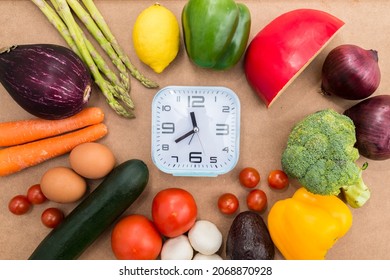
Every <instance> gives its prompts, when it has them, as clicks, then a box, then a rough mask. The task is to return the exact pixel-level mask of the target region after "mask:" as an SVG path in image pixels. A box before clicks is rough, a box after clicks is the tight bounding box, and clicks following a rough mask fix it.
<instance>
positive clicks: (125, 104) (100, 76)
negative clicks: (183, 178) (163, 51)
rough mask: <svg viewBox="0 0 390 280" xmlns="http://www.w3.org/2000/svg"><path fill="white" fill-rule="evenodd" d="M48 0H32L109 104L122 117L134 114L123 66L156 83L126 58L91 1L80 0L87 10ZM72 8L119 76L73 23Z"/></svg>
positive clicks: (145, 81) (61, 0)
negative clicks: (81, 64)
mask: <svg viewBox="0 0 390 280" xmlns="http://www.w3.org/2000/svg"><path fill="white" fill-rule="evenodd" d="M50 1H51V3H52V5H53V7H54V9H53V8H52V7H51V6H50V5H48V4H47V2H46V1H45V0H32V2H33V3H34V4H35V5H36V6H37V7H38V8H39V9H40V10H41V11H42V13H43V14H44V15H45V16H46V17H47V18H48V20H49V21H50V23H51V24H52V25H53V26H54V27H55V28H56V29H57V30H58V31H59V32H60V34H61V35H62V37H63V38H64V39H65V41H66V42H67V44H68V45H69V47H70V48H71V49H72V50H73V51H74V52H75V53H76V54H77V55H78V56H80V58H81V59H82V60H83V61H84V63H85V64H86V65H87V66H88V67H89V68H90V71H91V74H92V76H93V78H94V80H95V83H96V84H97V85H98V87H99V88H100V90H101V91H102V93H103V95H104V96H105V98H106V100H107V103H108V104H109V105H110V107H111V108H112V109H114V110H115V112H116V113H117V114H119V115H121V116H123V117H126V118H134V117H135V115H134V112H133V110H134V103H133V101H132V99H131V97H130V94H129V91H130V80H129V77H128V74H127V69H128V70H129V71H130V73H131V75H132V76H133V77H135V78H136V79H137V80H139V81H140V82H141V83H142V84H143V85H144V86H145V87H148V88H155V87H158V84H157V83H155V82H154V81H152V80H150V79H148V78H146V77H145V76H144V75H143V74H142V73H140V72H139V71H138V70H137V69H136V68H135V67H134V65H133V64H132V63H131V62H130V60H129V58H128V57H127V56H126V54H125V53H124V52H123V50H122V49H121V47H120V46H119V44H118V42H117V41H116V39H115V37H114V36H113V34H112V33H111V32H110V30H109V28H108V26H107V24H106V22H105V21H104V19H103V16H102V15H101V14H100V12H99V10H98V9H97V7H96V6H95V4H94V2H93V1H88V0H83V3H84V5H85V8H86V9H87V10H88V11H87V10H86V9H85V8H84V7H83V6H82V5H81V4H80V3H79V2H78V1H76V0H50ZM72 11H73V12H74V13H75V14H76V15H77V16H78V17H79V19H80V20H81V21H82V22H83V23H84V24H85V26H86V27H87V29H88V31H89V32H90V33H91V35H93V37H94V38H95V39H96V41H97V42H98V43H99V44H100V46H101V47H102V49H103V50H104V51H105V52H106V54H107V55H108V57H109V58H110V59H111V61H112V62H113V64H114V65H115V66H116V67H117V69H118V70H119V74H118V75H119V78H118V77H117V76H116V74H115V73H114V72H113V71H112V70H111V69H110V68H109V66H108V65H107V64H106V62H105V60H104V58H103V57H102V56H101V55H100V54H99V52H98V51H97V50H96V49H95V47H94V45H93V44H92V43H91V42H90V41H89V39H88V38H87V36H86V35H85V34H84V32H83V30H82V29H81V28H80V26H79V25H78V24H77V23H76V21H75V19H74V17H73V14H72ZM88 12H89V13H88ZM106 79H107V80H106Z"/></svg>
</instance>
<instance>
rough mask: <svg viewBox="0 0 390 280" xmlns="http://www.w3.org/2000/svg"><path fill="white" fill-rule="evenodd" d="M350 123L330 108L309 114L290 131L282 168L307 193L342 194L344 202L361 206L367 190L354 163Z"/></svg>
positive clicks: (353, 138) (366, 195)
mask: <svg viewBox="0 0 390 280" xmlns="http://www.w3.org/2000/svg"><path fill="white" fill-rule="evenodd" d="M355 142H356V135H355V126H354V124H353V121H352V120H351V119H350V118H349V117H347V116H345V115H342V114H339V113H337V112H336V111H334V110H332V109H326V110H321V111H318V112H315V113H313V114H310V115H308V116H307V117H305V118H304V119H303V120H301V121H300V122H298V123H297V124H296V125H295V126H294V128H293V129H292V131H291V133H290V135H289V138H288V141H287V147H286V149H285V150H284V152H283V154H282V167H283V170H284V171H285V172H286V174H287V175H288V176H290V177H291V178H295V179H297V180H298V181H299V182H300V183H301V184H302V185H303V186H304V187H305V188H306V189H307V190H308V191H310V192H312V193H315V194H321V195H338V194H339V193H340V191H341V192H342V193H343V194H344V196H345V199H346V201H347V203H348V204H349V205H350V206H352V207H354V208H358V207H361V206H362V205H363V204H364V203H365V202H366V201H367V200H368V199H369V198H370V191H369V189H368V188H367V186H366V185H365V184H364V182H363V179H362V170H363V168H360V167H359V166H357V164H356V160H357V159H358V158H359V152H358V150H357V149H356V148H355V147H354V145H355Z"/></svg>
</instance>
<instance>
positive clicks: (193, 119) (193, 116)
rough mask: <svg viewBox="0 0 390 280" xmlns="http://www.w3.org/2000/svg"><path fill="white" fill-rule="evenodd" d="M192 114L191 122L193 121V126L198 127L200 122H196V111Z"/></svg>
mask: <svg viewBox="0 0 390 280" xmlns="http://www.w3.org/2000/svg"><path fill="white" fill-rule="evenodd" d="M190 116H191V122H192V126H193V127H194V129H195V127H198V124H197V123H196V119H195V113H194V112H191V113H190Z"/></svg>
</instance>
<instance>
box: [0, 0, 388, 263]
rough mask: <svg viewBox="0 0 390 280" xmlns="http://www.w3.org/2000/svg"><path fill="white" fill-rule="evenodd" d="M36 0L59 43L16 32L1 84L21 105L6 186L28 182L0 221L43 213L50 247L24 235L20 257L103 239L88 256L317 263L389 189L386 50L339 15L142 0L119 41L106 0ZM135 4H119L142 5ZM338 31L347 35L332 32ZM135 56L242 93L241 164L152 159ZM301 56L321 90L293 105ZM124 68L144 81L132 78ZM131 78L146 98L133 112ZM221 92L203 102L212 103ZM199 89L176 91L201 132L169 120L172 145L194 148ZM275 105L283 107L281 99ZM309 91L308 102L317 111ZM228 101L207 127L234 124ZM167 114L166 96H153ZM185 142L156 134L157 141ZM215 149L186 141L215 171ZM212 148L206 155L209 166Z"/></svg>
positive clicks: (163, 72)
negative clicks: (182, 164)
mask: <svg viewBox="0 0 390 280" xmlns="http://www.w3.org/2000/svg"><path fill="white" fill-rule="evenodd" d="M31 2H32V3H31V5H30V6H31V7H30V8H31V9H32V10H33V9H35V10H36V13H37V15H39V16H41V17H42V20H43V22H46V20H48V21H49V22H50V24H51V25H52V26H49V24H48V25H47V28H52V27H53V26H54V27H55V29H56V30H57V31H58V33H59V34H57V35H61V37H59V38H53V40H52V43H47V42H45V43H41V44H37V43H35V44H34V43H33V42H31V44H19V45H18V42H14V43H15V45H14V46H9V47H7V48H4V49H1V51H0V82H1V83H2V85H3V87H4V89H0V93H1V92H2V91H4V92H6V93H7V94H4V95H5V98H10V99H11V101H12V102H13V101H15V102H16V103H15V104H13V105H15V106H18V109H20V112H21V113H20V115H22V114H24V115H23V118H22V117H14V116H13V114H12V112H2V113H1V114H0V115H1V117H2V121H0V176H1V177H2V178H1V180H2V187H3V188H4V189H5V188H7V189H11V188H12V184H13V183H14V182H20V181H22V179H23V180H24V181H26V179H27V178H29V179H31V180H33V181H34V183H26V184H29V186H27V187H26V188H25V189H22V186H17V188H18V191H15V190H13V194H12V195H11V196H9V197H6V198H5V199H6V200H7V202H8V205H5V207H6V208H7V211H4V212H5V213H4V215H5V216H6V215H8V216H7V219H8V218H9V219H12V220H14V221H15V220H17V221H18V222H21V221H23V219H31V217H34V216H35V215H38V216H39V224H40V226H41V227H40V231H39V232H40V236H41V237H40V242H39V243H37V244H32V245H31V246H32V247H33V250H31V251H29V252H27V254H26V256H27V257H26V259H29V260H68V259H79V258H84V257H85V256H87V257H86V258H88V257H90V256H91V255H88V254H93V253H94V252H95V251H89V252H88V251H87V249H88V248H91V249H92V250H96V246H99V250H101V251H99V253H100V255H97V257H96V258H100V257H101V256H102V255H104V256H106V257H107V258H110V259H118V260H157V259H161V260H223V259H228V260H273V259H286V260H314V259H316V260H317V259H320V260H321V259H327V256H328V254H329V253H330V252H331V250H332V248H334V247H336V246H337V245H338V244H339V243H341V240H343V241H342V242H344V241H345V242H350V238H351V236H352V235H353V237H354V238H355V239H356V238H357V237H356V231H354V230H353V229H354V225H355V223H359V222H361V219H359V218H361V215H363V214H362V213H365V211H367V212H368V211H372V209H373V207H374V206H375V205H376V204H375V203H377V202H378V197H379V196H380V195H379V192H378V191H379V187H381V186H377V185H376V184H374V182H378V180H374V179H375V178H376V177H375V176H379V175H378V173H377V172H378V171H380V172H383V170H385V169H386V168H387V169H388V166H386V164H388V163H387V161H386V160H388V159H389V158H390V126H389V123H390V95H387V94H385V93H383V91H382V92H379V91H380V90H381V85H382V84H381V83H382V82H384V81H385V79H386V77H385V75H381V73H384V72H383V71H382V68H381V67H380V66H381V65H380V63H379V62H381V63H383V64H385V63H388V62H386V61H385V59H386V58H385V56H383V59H382V56H381V61H379V60H378V57H379V55H378V54H380V50H379V48H377V47H376V46H373V47H375V49H377V50H373V49H369V48H363V47H362V46H358V45H357V44H354V43H353V42H346V41H347V40H345V39H344V38H343V37H342V36H341V35H339V34H342V30H343V26H344V25H348V24H349V23H348V22H347V21H346V20H344V19H341V18H338V17H336V16H335V15H333V14H332V13H329V12H327V11H324V10H320V9H312V8H299V9H292V10H289V11H287V12H280V13H279V14H278V15H277V16H276V17H274V18H273V19H272V20H270V21H268V22H266V21H259V20H255V21H254V18H253V17H252V14H253V10H251V8H252V7H255V6H256V7H258V6H259V5H260V6H261V4H258V3H248V4H244V3H240V1H238V0H237V1H235V0H208V1H206V0H188V1H185V2H184V3H183V5H182V7H180V9H178V8H177V7H176V8H174V7H173V6H172V5H171V4H170V3H152V4H151V3H146V2H145V3H144V2H142V1H140V3H138V2H137V6H136V7H137V10H136V11H132V12H133V14H136V15H137V16H134V17H133V18H131V19H129V22H131V24H132V25H131V26H127V29H128V30H129V33H128V38H121V37H120V38H116V37H114V33H113V31H112V30H111V29H110V28H109V24H110V25H111V24H112V25H111V26H112V27H114V28H115V30H117V29H116V28H118V26H115V24H116V19H115V18H114V19H111V18H106V16H104V14H105V12H106V10H105V9H107V3H105V4H104V3H102V2H104V1H102V2H98V1H92V0H51V1H45V0H32V1H31ZM128 2H129V3H125V4H123V5H126V6H132V4H133V2H132V1H128ZM243 2H244V1H243ZM100 5H101V6H100ZM105 5H106V6H105ZM111 5H112V6H115V4H114V3H110V7H112V6H111ZM117 5H122V4H121V3H117ZM36 8H38V9H36ZM100 8H102V10H101V11H100ZM111 12H112V11H111ZM123 13H125V11H123ZM254 22H256V23H257V24H256V25H254V24H253V23H254ZM259 22H261V23H262V25H260V24H259ZM114 28H113V30H114ZM56 30H54V31H55V32H57V31H56ZM346 32H347V31H346ZM336 35H337V36H340V37H337V39H338V41H332V40H333V39H334V38H335V37H336ZM92 38H93V40H92ZM61 40H64V41H63V42H62V43H61ZM122 40H123V41H122ZM126 40H127V41H126ZM119 41H121V42H126V44H128V46H130V53H129V52H128V51H127V50H128V49H127V48H123V47H122V46H121V45H120V44H119V43H118V42H119ZM331 42H332V44H333V45H334V46H330V45H328V44H330V43H331ZM340 42H341V43H340ZM62 44H63V45H65V44H67V46H63V45H62ZM124 50H126V51H124ZM131 55H134V56H135V57H137V58H138V59H139V62H140V67H142V69H145V70H142V72H144V71H145V74H146V73H151V77H152V75H154V77H156V76H157V77H159V78H160V77H161V78H162V77H164V78H166V80H164V81H163V82H164V83H169V84H181V83H183V81H185V82H187V81H188V80H186V75H187V74H188V73H184V72H182V70H183V69H182V68H180V67H182V66H180V65H186V67H189V68H191V71H192V72H191V73H190V74H188V75H192V76H191V77H192V78H193V80H192V82H193V83H196V85H201V84H202V82H203V81H202V79H201V78H198V77H197V76H198V75H200V77H207V76H210V80H208V81H209V82H210V81H211V80H212V82H213V83H214V84H218V85H219V84H220V81H230V85H231V86H236V92H237V93H238V94H237V95H238V96H239V98H240V99H241V102H242V101H244V102H245V103H244V102H242V104H243V106H242V109H243V113H244V114H246V115H245V116H246V118H244V119H243V120H244V121H241V124H238V125H241V128H242V129H241V131H242V134H241V138H242V139H241V140H244V141H241V142H240V143H241V147H240V152H241V154H240V155H241V156H242V157H241V159H240V161H239V162H238V164H237V166H235V168H234V169H233V170H232V171H229V172H228V174H222V175H219V176H217V177H201V176H198V177H190V176H188V175H187V176H186V175H184V176H172V175H170V174H166V173H164V172H160V171H159V170H158V169H157V168H156V166H153V162H152V159H151V155H150V152H145V149H149V148H150V145H149V144H150V139H149V137H150V133H149V132H150V131H151V127H150V125H149V126H148V123H149V121H150V120H149V117H150V112H151V103H152V98H153V94H154V93H155V92H153V93H152V94H151V95H150V94H148V92H151V90H150V89H156V88H157V87H158V86H159V85H158V84H157V83H156V82H154V81H153V80H152V79H149V78H147V77H146V76H145V75H144V74H142V73H141V71H140V70H138V69H137V68H136V67H135V66H134V65H133V63H132V62H131V61H130V57H131ZM187 59H188V64H185V63H186V62H185V60H187ZM183 61H184V62H183ZM313 61H315V62H316V63H317V64H311V63H312V62H313ZM111 64H112V65H111ZM309 65H310V67H311V68H310V69H311V71H317V72H316V73H314V74H313V73H312V72H305V75H307V76H311V75H312V76H316V79H314V78H313V81H312V84H311V90H312V89H313V88H314V87H316V89H317V90H312V91H313V93H311V92H309V91H308V92H298V93H299V94H301V95H302V96H304V97H303V98H302V99H303V100H296V104H291V107H289V108H287V107H286V104H287V103H288V102H287V103H286V101H285V100H282V99H283V98H286V100H292V99H288V98H290V97H289V96H288V94H287V92H290V93H291V92H292V90H291V88H289V89H287V88H288V87H289V86H292V83H293V81H294V80H295V79H296V78H297V77H298V76H299V75H300V74H301V73H303V71H304V70H305V69H308V67H309ZM140 69H141V68H140ZM129 73H130V75H131V77H133V78H135V79H136V80H138V81H139V82H140V84H139V85H138V84H137V85H136V86H135V87H133V88H132V87H131V77H130V76H129ZM232 73H233V74H232ZM233 76H234V77H233ZM236 76H239V77H238V79H236V78H237V77H236ZM168 78H173V79H172V80H169V81H168ZM181 78H183V79H184V80H183V81H182V80H180V79H181ZM214 79H215V80H214ZM217 79H221V80H217ZM314 80H315V81H314ZM235 83H237V85H235ZM294 86H296V87H298V86H299V84H298V85H297V84H294ZM134 88H135V89H136V90H134V91H133V93H135V94H137V98H139V100H140V101H141V102H140V103H141V104H144V105H145V104H146V106H142V108H140V111H139V113H137V118H134V117H135V109H136V108H139V107H136V106H135V104H134V102H133V98H132V96H131V95H130V91H131V89H134ZM142 90H145V93H143V92H141V91H142ZM282 92H286V95H284V96H283V97H282V96H281V93H282ZM100 93H101V94H102V95H103V96H102V97H101V96H99V97H98V96H95V94H96V95H97V94H100ZM248 93H249V94H248ZM166 94H167V95H169V94H171V93H170V92H167V93H166ZM309 95H312V96H315V97H312V96H310V97H308V96H309ZM181 97H183V96H181ZM187 97H188V98H187ZM199 97H201V98H199ZM219 97H220V95H214V96H213V97H212V101H210V100H208V101H209V102H214V103H217V102H218V98H219ZM206 98H208V95H207V93H206V94H204V95H202V96H197V95H196V92H195V93H193V94H191V95H188V96H186V98H184V99H185V100H184V101H183V100H180V96H179V95H177V96H175V100H174V101H173V102H177V104H184V105H183V110H182V111H180V112H178V113H180V114H183V115H185V116H187V117H188V125H189V128H190V129H191V130H190V132H188V130H187V131H184V132H183V131H177V130H180V129H179V128H178V127H175V124H174V123H169V122H163V123H162V124H161V130H163V131H164V132H163V133H166V134H173V135H176V134H177V135H178V136H177V137H173V138H175V139H180V141H177V142H181V144H182V143H184V142H185V141H187V142H188V145H190V143H191V142H192V141H194V142H195V141H199V142H201V140H200V138H199V135H201V133H203V132H204V131H203V130H202V128H203V127H202V126H201V125H200V123H201V121H200V120H201V117H199V115H198V112H196V116H197V117H196V118H197V119H196V118H195V113H194V112H192V111H191V110H195V109H192V108H203V107H205V106H207V105H206V104H207V103H206V102H204V100H205V99H206ZM181 99H183V98H181ZM277 99H279V100H280V104H284V105H281V106H280V107H279V108H278V105H276V104H277V103H278V101H277ZM305 99H310V100H315V101H314V102H313V103H316V104H312V105H313V107H310V106H311V104H308V103H307V102H305ZM180 102H182V103H180ZM262 103H264V104H262ZM232 104H233V103H232ZM273 104H275V105H273ZM105 105H108V107H106V106H105ZM261 105H265V106H261ZM271 105H272V108H271ZM233 107H234V106H233V105H232V106H231V107H230V106H227V105H225V104H224V106H221V107H219V108H221V109H220V111H222V115H221V117H220V120H218V123H217V125H216V128H215V129H216V130H215V132H214V131H212V132H207V133H215V135H217V136H218V135H229V133H231V131H232V130H231V129H233V130H234V129H237V127H233V125H231V127H229V125H226V124H224V123H223V122H224V121H225V120H222V118H223V117H224V116H227V117H226V118H228V117H229V116H230V115H232V110H234V108H233ZM178 108H179V107H178ZM178 108H175V110H177V111H179V109H181V108H179V109H178ZM254 108H255V110H257V111H261V112H262V116H266V117H265V120H261V121H260V122H257V120H256V122H255V121H254V119H250V121H249V122H250V123H247V121H248V118H249V117H248V116H251V117H252V115H258V112H251V111H250V110H251V109H254ZM111 109H113V110H111ZM157 109H159V110H162V111H170V110H172V107H171V106H170V105H167V104H164V103H163V102H160V103H159V104H158V106H157ZM293 111H294V112H293ZM291 112H293V113H291ZM18 114H19V112H18ZM284 114H286V115H284ZM204 115H206V114H204ZM222 116H223V117H222ZM291 116H293V117H294V118H293V119H292V118H290V117H291ZM204 118H205V120H206V118H207V116H205V117H204ZM129 119H131V120H129ZM197 121H198V123H197ZM281 122H284V123H283V124H282V123H281ZM247 125H248V126H247ZM249 125H250V126H249ZM183 127H185V126H183ZM210 127H211V126H210ZM279 128H283V131H284V132H283V131H282V129H279ZM268 129H269V130H272V131H268ZM186 132H187V134H185V133H186ZM230 135H231V134H230ZM213 136H214V135H213ZM267 137H268V138H272V140H267V139H268V138H267ZM249 138H251V140H249ZM274 139H275V140H274ZM164 141H166V140H164ZM202 141H204V140H202ZM177 142H176V143H173V142H172V143H170V142H169V143H165V142H164V143H162V145H161V150H163V151H167V150H170V149H171V147H172V146H171V145H174V144H177ZM221 142H222V141H221ZM248 143H249V145H248ZM206 144H207V143H204V142H203V144H202V143H201V144H200V147H201V149H202V152H193V151H191V152H190V154H189V157H190V159H191V160H192V162H193V163H197V164H198V163H202V164H204V166H207V168H214V166H215V167H216V168H219V166H218V164H220V165H221V166H222V164H221V163H220V162H219V161H218V160H219V158H218V157H216V156H214V155H213V154H212V152H211V151H212V150H211V149H207V147H206ZM186 145H187V144H186ZM225 145H226V146H227V144H225ZM268 145H270V146H271V148H270V150H268V149H269V148H268ZM221 149H222V148H221ZM229 149H233V147H232V146H228V147H223V149H222V152H229V151H230V150H229ZM275 149H277V151H275ZM171 150H172V149H171ZM259 151H261V152H259ZM264 151H266V152H264ZM203 153H204V154H207V160H209V161H210V163H209V162H203V161H202V160H203V158H202V156H203ZM175 157H178V156H175V154H172V158H175ZM270 158H271V159H270ZM228 160H229V159H228ZM270 162H272V164H269V163H270ZM208 164H210V165H208ZM379 166H381V167H383V168H382V169H380V168H378V167H379ZM202 168H203V167H202ZM385 171H386V170H385ZM381 176H382V175H381ZM363 178H364V180H363ZM380 178H381V179H383V178H382V177H380ZM19 179H20V181H19ZM366 182H367V183H366ZM384 199H385V198H384ZM355 215H356V216H355ZM367 215H369V214H367ZM367 217H368V216H367ZM11 227H12V226H11ZM45 230H46V231H45ZM26 234H30V233H26ZM359 234H360V233H359ZM362 238H363V239H364V238H366V237H362ZM367 239H369V237H367ZM105 241H108V242H106V243H105ZM343 244H344V245H345V244H346V243H343ZM31 246H30V247H29V248H31ZM84 254H87V255H84ZM19 255H21V254H19ZM355 257H356V256H355ZM0 258H7V256H0ZM92 258H93V257H92ZM360 258H365V256H360Z"/></svg>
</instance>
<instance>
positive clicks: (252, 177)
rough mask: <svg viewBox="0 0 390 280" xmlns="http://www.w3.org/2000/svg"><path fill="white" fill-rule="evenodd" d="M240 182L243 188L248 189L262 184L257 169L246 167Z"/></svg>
mask: <svg viewBox="0 0 390 280" xmlns="http://www.w3.org/2000/svg"><path fill="white" fill-rule="evenodd" d="M239 180H240V183H241V185H242V186H244V187H246V188H250V189H251V188H254V187H256V186H257V185H258V184H259V182H260V174H259V171H257V169H256V168H253V167H245V168H244V169H242V170H241V171H240V174H239Z"/></svg>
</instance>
